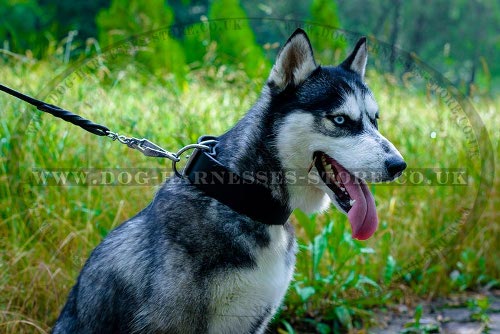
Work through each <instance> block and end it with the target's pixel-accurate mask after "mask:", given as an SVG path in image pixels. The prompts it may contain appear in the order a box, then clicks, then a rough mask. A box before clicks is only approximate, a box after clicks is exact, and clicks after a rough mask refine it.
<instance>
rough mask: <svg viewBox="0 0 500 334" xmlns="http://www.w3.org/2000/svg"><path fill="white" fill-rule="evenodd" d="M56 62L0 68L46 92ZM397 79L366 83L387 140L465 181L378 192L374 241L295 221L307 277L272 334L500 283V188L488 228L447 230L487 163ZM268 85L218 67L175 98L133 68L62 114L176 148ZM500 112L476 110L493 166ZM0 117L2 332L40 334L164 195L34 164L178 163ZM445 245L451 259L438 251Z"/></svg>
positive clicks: (15, 116) (65, 99)
mask: <svg viewBox="0 0 500 334" xmlns="http://www.w3.org/2000/svg"><path fill="white" fill-rule="evenodd" d="M60 66H61V64H57V63H55V64H50V63H48V62H33V63H8V64H5V63H4V64H2V65H1V66H0V78H1V80H0V81H1V82H2V83H3V84H6V85H9V86H11V87H13V88H17V89H19V90H21V91H23V92H26V93H28V94H31V95H34V96H39V92H41V91H43V90H44V89H46V88H47V85H48V82H50V80H51V79H53V78H54V77H55V75H56V74H58V73H60V72H61V67H60ZM103 76H105V79H104V80H101V79H102V78H103ZM392 81H393V80H392V78H391V77H389V76H383V75H377V74H376V73H369V74H368V82H369V84H370V86H371V87H372V90H373V91H374V94H375V96H376V97H377V100H378V102H379V105H380V109H381V119H380V129H381V132H382V133H383V134H384V135H385V136H386V137H388V138H389V139H390V140H391V141H392V142H393V143H394V144H395V145H396V147H398V148H399V149H400V151H401V152H402V154H403V155H404V157H405V159H406V161H407V163H408V165H409V167H410V168H427V167H434V168H465V169H466V170H467V173H468V178H467V181H468V185H467V186H440V187H438V186H395V185H373V186H372V190H373V192H374V193H375V198H376V202H377V208H378V213H379V218H380V222H381V224H380V227H379V229H378V231H377V232H376V234H375V236H374V237H373V238H371V239H370V240H368V241H364V242H360V241H356V240H352V238H351V237H350V227H349V224H348V223H347V220H346V218H345V217H344V216H343V215H341V214H340V213H338V212H336V211H335V210H334V209H331V210H329V211H328V212H327V213H325V214H322V215H317V216H312V217H310V216H307V215H305V214H303V213H301V212H296V213H295V215H294V224H295V226H296V229H297V233H298V237H299V243H300V252H299V254H298V261H297V270H296V275H295V281H294V282H293V284H292V285H291V287H290V289H289V293H288V295H287V298H286V302H285V304H284V305H285V306H283V308H282V310H281V312H280V314H279V315H278V316H277V318H276V320H275V322H274V325H273V326H274V328H275V329H276V330H278V328H279V330H280V331H281V332H286V331H289V332H292V331H295V332H301V331H302V330H305V329H307V330H316V331H317V332H320V333H332V332H336V331H341V330H348V329H354V328H361V327H366V326H368V325H369V324H370V321H369V319H370V318H371V314H370V309H371V308H372V307H376V306H383V305H386V304H388V303H391V302H408V301H409V300H411V299H412V298H413V297H416V296H426V297H429V298H432V297H436V296H440V295H447V294H450V293H454V292H461V291H464V290H468V289H478V288H484V287H491V286H493V285H495V284H497V285H498V281H495V280H494V278H495V277H499V276H500V265H499V264H500V263H499V258H498V245H499V244H500V237H499V235H500V233H499V228H500V227H499V226H500V225H499V224H498V222H499V214H498V207H499V206H500V196H499V194H498V191H499V184H500V182H499V179H498V178H496V179H495V180H494V184H493V192H492V194H491V196H490V198H489V202H488V203H487V205H486V210H485V212H484V213H483V215H482V217H481V219H479V220H475V221H473V222H471V223H468V224H465V225H462V226H460V227H459V228H458V229H457V230H456V233H455V232H453V231H452V232H450V230H449V229H447V228H449V227H450V226H454V225H453V224H454V223H455V222H456V221H458V220H459V219H460V217H461V215H462V212H461V209H462V208H464V207H470V206H471V205H472V202H473V200H474V198H475V194H476V192H477V190H478V183H479V181H480V176H479V174H478V172H477V171H478V169H479V167H480V165H481V157H479V158H475V159H471V158H470V157H469V156H468V155H467V148H468V145H467V143H466V139H465V136H464V133H463V132H462V130H461V128H460V127H459V126H457V125H456V122H454V121H453V120H452V118H451V117H450V110H449V109H448V108H447V107H446V106H445V105H444V103H443V102H442V101H439V100H437V99H436V98H435V97H434V96H433V95H432V94H431V93H430V92H429V91H426V90H425V89H419V88H418V86H412V85H411V84H410V85H408V86H406V87H398V85H395V84H393V83H391V82H392ZM262 83H263V82H262V81H261V82H258V81H250V80H248V79H246V78H245V77H244V76H243V75H242V74H241V73H238V72H234V71H228V70H224V69H217V68H208V69H204V70H202V71H198V72H192V73H190V74H189V78H188V80H187V82H186V83H185V84H184V85H183V86H182V87H180V88H174V86H172V84H171V82H170V81H169V80H157V79H153V78H149V77H148V76H147V75H145V74H144V73H143V72H142V71H141V70H138V69H137V68H135V67H134V66H129V67H127V68H125V69H124V70H123V72H122V73H120V74H114V73H112V74H111V76H109V77H106V74H105V73H103V72H101V73H94V74H92V75H91V76H90V77H88V78H86V79H84V80H83V79H78V80H76V81H75V83H74V85H73V86H72V88H70V89H68V90H67V91H66V92H65V93H64V94H63V96H62V99H61V100H59V101H57V104H58V105H60V106H62V107H64V108H66V109H69V110H72V111H74V112H76V113H78V114H80V115H82V116H84V117H87V118H90V119H92V120H94V121H95V122H98V123H103V124H105V125H107V126H108V127H110V128H111V129H112V130H114V131H117V132H120V133H123V134H127V135H133V136H136V137H147V138H148V139H150V140H152V141H153V142H155V143H158V144H160V145H162V146H163V147H165V148H167V149H171V150H176V149H178V148H180V147H181V146H182V145H184V144H188V143H192V142H194V141H196V139H197V137H198V136H200V135H202V134H214V135H218V134H221V133H223V132H224V131H225V130H227V129H228V128H229V127H230V126H231V125H232V124H234V123H235V122H236V121H237V120H238V119H239V118H240V117H241V116H242V115H243V114H244V112H245V111H246V110H247V109H248V108H249V107H250V106H251V104H252V103H253V102H254V101H255V100H256V98H257V96H258V93H259V90H260V87H261V85H262ZM499 104H500V101H499V100H498V99H497V100H494V101H492V100H487V99H479V100H477V101H474V105H475V106H476V109H477V110H478V112H479V114H480V115H481V118H482V119H483V121H484V122H485V123H486V125H487V127H488V129H489V133H490V135H491V139H492V142H493V147H494V150H495V154H496V155H497V156H498V153H499V151H500V148H499V137H500V136H499V132H498V128H499V127H500V124H499V123H500V122H499V117H498V113H499V112H500V110H499ZM0 108H1V109H0V116H1V117H0V152H1V153H0V179H1V181H2V182H1V183H0V195H1V197H0V216H1V223H0V272H1V276H0V332H5V333H36V332H40V333H44V332H47V331H48V330H49V328H50V326H51V325H52V324H53V323H54V321H55V319H56V317H57V315H58V313H59V311H60V309H61V307H62V306H63V303H64V302H65V298H66V296H67V293H68V291H69V289H70V288H71V286H72V285H73V284H74V282H75V279H76V277H77V275H78V272H79V270H80V269H81V267H82V265H83V263H84V261H85V259H86V258H87V257H88V255H89V253H90V252H91V250H92V249H93V248H94V247H95V246H96V245H97V244H98V243H99V241H100V240H101V239H102V238H103V237H104V236H105V235H106V233H107V232H108V231H109V230H111V229H112V228H114V227H116V226H117V225H118V224H120V222H122V221H124V220H125V219H127V218H129V217H131V216H132V215H134V214H135V213H137V212H138V211H139V210H141V209H142V208H143V207H144V206H146V205H147V203H148V202H149V201H150V200H151V199H152V197H153V194H154V192H155V190H156V189H157V186H122V187H120V186H117V187H112V186H102V187H82V186H67V187H55V186H52V187H50V186H49V187H44V186H37V185H35V184H34V182H33V168H68V169H78V168H89V167H96V168H115V167H120V168H129V167H134V168H165V167H167V168H169V166H170V165H169V164H167V163H166V161H164V160H161V159H153V158H146V157H144V156H142V155H141V154H140V153H138V152H136V151H133V150H130V149H128V148H127V147H125V146H123V145H119V144H117V143H116V142H112V141H111V140H110V139H109V138H99V137H96V136H93V135H91V134H89V133H87V132H85V131H83V130H80V129H78V128H76V127H74V126H71V125H69V124H68V123H65V122H62V121H60V120H57V119H55V118H52V117H50V116H48V115H41V116H40V121H39V122H34V121H31V122H30V123H29V125H27V123H24V121H23V120H24V119H30V118H31V116H32V115H34V114H36V112H35V111H34V110H33V108H32V107H29V106H27V105H26V104H25V103H22V102H19V101H18V100H16V99H14V98H11V97H8V96H6V95H4V94H0ZM432 133H435V138H433V137H434V135H432ZM439 240H446V243H443V244H440V243H439ZM436 245H441V246H442V247H443V249H442V251H441V252H437V253H432V252H430V251H432V250H433V249H435V247H436ZM495 245H497V246H495ZM411 263H415V265H414V266H412V267H410V268H409V267H408V266H409V265H410V264H411Z"/></svg>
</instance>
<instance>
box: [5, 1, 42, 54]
mask: <svg viewBox="0 0 500 334" xmlns="http://www.w3.org/2000/svg"><path fill="white" fill-rule="evenodd" d="M0 18H1V19H0V22H1V23H0V48H5V49H7V50H10V51H13V52H16V53H22V52H24V51H25V50H28V49H29V50H32V52H34V53H35V55H38V56H40V55H41V54H42V53H43V49H44V45H46V42H47V40H48V39H50V38H51V37H50V33H46V34H41V33H40V31H43V30H44V28H45V29H46V28H47V27H48V17H46V16H44V15H43V9H42V8H41V7H40V6H39V5H38V4H37V2H36V1H34V0H0ZM2 44H3V45H2Z"/></svg>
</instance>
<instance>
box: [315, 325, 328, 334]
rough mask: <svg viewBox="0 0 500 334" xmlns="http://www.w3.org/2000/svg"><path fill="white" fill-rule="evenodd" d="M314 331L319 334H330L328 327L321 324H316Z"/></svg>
mask: <svg viewBox="0 0 500 334" xmlns="http://www.w3.org/2000/svg"><path fill="white" fill-rule="evenodd" d="M316 330H317V331H318V332H319V333H320V334H330V333H331V329H330V326H328V325H327V324H325V323H322V322H318V323H316Z"/></svg>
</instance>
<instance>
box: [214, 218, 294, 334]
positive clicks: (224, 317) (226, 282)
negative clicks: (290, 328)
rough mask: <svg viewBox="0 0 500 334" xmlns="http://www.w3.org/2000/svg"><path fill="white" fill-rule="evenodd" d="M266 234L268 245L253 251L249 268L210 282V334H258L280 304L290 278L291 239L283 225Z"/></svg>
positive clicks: (291, 266) (292, 257) (291, 272)
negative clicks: (236, 333) (247, 332)
mask: <svg viewBox="0 0 500 334" xmlns="http://www.w3.org/2000/svg"><path fill="white" fill-rule="evenodd" d="M269 233H270V240H271V241H270V244H269V246H268V247H264V248H262V249H259V250H258V251H256V256H255V263H256V264H255V266H254V267H253V268H245V269H236V270H231V271H228V272H225V273H223V274H221V275H220V276H219V277H218V279H217V280H216V283H214V286H213V289H212V297H213V298H212V300H213V304H212V307H211V309H212V312H213V317H211V323H210V332H211V333H232V332H234V330H235V329H241V330H243V329H246V330H250V329H253V330H255V331H256V332H258V329H259V327H258V326H259V324H261V323H266V322H267V320H269V319H270V318H271V316H272V315H273V314H274V312H275V311H276V309H277V308H278V306H279V305H280V303H281V301H282V299H283V297H284V295H285V293H286V290H287V288H288V285H289V284H290V281H291V279H292V275H293V270H294V265H295V249H296V247H295V239H294V237H293V235H291V234H293V232H291V231H287V230H286V229H285V228H284V227H283V226H270V227H269ZM243 332H244V331H243Z"/></svg>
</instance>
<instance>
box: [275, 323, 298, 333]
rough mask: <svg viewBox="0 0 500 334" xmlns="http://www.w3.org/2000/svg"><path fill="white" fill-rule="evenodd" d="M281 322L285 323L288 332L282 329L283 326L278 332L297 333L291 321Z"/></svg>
mask: <svg viewBox="0 0 500 334" xmlns="http://www.w3.org/2000/svg"><path fill="white" fill-rule="evenodd" d="M281 324H283V326H285V328H286V330H287V332H285V331H284V330H282V329H281V328H280V329H278V332H279V333H280V334H281V333H283V334H286V333H288V334H295V330H294V329H293V327H292V325H290V323H289V322H288V321H286V320H281Z"/></svg>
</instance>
